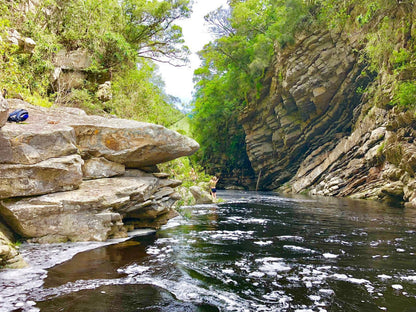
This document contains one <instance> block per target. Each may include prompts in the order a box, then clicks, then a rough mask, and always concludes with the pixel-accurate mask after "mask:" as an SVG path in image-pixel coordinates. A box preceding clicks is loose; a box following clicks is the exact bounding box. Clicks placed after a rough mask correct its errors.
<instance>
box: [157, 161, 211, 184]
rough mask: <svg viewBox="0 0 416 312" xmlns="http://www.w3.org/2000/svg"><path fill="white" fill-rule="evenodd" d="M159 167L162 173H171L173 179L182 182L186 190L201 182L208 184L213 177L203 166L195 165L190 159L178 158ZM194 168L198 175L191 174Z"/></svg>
mask: <svg viewBox="0 0 416 312" xmlns="http://www.w3.org/2000/svg"><path fill="white" fill-rule="evenodd" d="M158 167H159V169H160V170H161V171H162V172H167V173H170V174H171V176H172V178H174V179H177V180H181V181H182V186H183V187H186V188H189V187H190V186H192V185H196V184H198V183H201V182H208V181H209V180H210V178H211V176H209V175H207V174H206V173H205V171H204V170H203V168H202V167H201V166H199V165H197V164H193V162H192V161H191V159H190V158H189V157H181V158H177V159H174V160H171V161H169V162H166V163H163V164H159V165H158ZM192 168H193V169H194V171H195V173H196V174H192V173H191V170H192Z"/></svg>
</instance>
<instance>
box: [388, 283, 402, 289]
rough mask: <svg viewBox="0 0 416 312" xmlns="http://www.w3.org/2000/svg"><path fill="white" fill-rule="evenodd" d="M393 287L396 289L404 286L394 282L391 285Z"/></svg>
mask: <svg viewBox="0 0 416 312" xmlns="http://www.w3.org/2000/svg"><path fill="white" fill-rule="evenodd" d="M391 288H393V289H395V290H402V289H403V286H402V285H400V284H393V285H391Z"/></svg>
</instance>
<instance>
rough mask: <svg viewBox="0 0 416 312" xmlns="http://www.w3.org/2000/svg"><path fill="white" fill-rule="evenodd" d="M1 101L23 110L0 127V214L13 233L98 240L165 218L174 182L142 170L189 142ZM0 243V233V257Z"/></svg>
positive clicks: (184, 151) (144, 128) (156, 130)
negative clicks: (24, 116) (21, 118)
mask: <svg viewBox="0 0 416 312" xmlns="http://www.w3.org/2000/svg"><path fill="white" fill-rule="evenodd" d="M7 102H8V105H10V107H11V109H16V108H25V109H27V110H28V111H29V119H28V120H26V121H25V122H24V123H6V124H5V125H4V126H3V127H2V128H1V129H0V217H1V221H2V222H3V223H5V224H7V227H8V228H10V229H11V231H12V232H13V233H14V234H17V235H18V236H20V237H21V238H23V239H25V240H26V239H27V240H29V241H32V242H41V243H43V242H46V243H50V242H61V241H68V240H70V241H88V240H96V241H104V240H106V239H108V238H111V237H123V236H126V233H127V231H128V230H132V229H134V228H137V227H154V228H158V227H159V226H160V225H161V224H163V223H164V222H166V221H167V219H168V218H169V217H171V216H172V213H173V211H172V209H171V207H172V205H173V204H174V203H175V202H176V201H177V200H178V199H179V197H180V196H179V195H178V194H177V193H176V192H175V187H176V186H178V185H180V184H181V182H180V181H175V180H170V179H168V176H169V175H167V174H163V173H147V172H149V171H150V172H155V168H156V165H157V164H158V163H162V162H165V161H168V160H171V159H175V158H177V157H181V156H185V155H190V154H192V153H194V152H195V151H196V150H197V149H198V148H199V145H198V144H197V143H196V142H195V141H194V140H192V139H190V138H187V137H185V136H182V135H180V134H179V133H177V132H174V131H171V130H168V129H166V128H164V127H162V126H158V125H154V124H148V123H142V122H136V121H132V120H125V119H118V118H103V117H99V116H88V115H86V114H85V113H84V112H83V111H82V110H79V109H69V108H66V109H65V108H60V109H45V108H41V107H35V106H31V105H30V104H28V103H25V102H23V101H20V100H8V101H7ZM3 103H4V102H3ZM156 169H157V168H156ZM0 225H1V224H0ZM0 230H1V229H0ZM9 237H10V235H9ZM3 243H4V244H3ZM6 245H10V244H9V241H7V240H6V238H5V239H3V238H2V237H0V261H2V260H1V259H2V258H3V260H4V257H6V256H4V257H3V252H2V251H3V249H2V248H3V247H4V246H6ZM4 254H5V252H4ZM0 265H1V263H0Z"/></svg>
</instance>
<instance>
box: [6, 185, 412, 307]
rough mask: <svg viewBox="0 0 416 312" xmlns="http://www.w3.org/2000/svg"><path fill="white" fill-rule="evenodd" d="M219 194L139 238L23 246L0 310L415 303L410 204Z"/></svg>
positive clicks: (396, 305) (232, 193) (367, 305)
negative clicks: (19, 267)
mask: <svg viewBox="0 0 416 312" xmlns="http://www.w3.org/2000/svg"><path fill="white" fill-rule="evenodd" d="M219 196H220V197H222V198H224V199H225V202H224V203H220V204H218V205H201V206H194V207H189V208H186V209H185V212H184V215H185V217H178V218H175V219H173V220H171V221H170V222H169V223H168V224H167V225H166V226H165V227H164V228H163V229H162V230H160V231H158V233H157V234H156V235H151V236H147V237H145V238H143V237H142V238H134V239H130V240H127V241H120V242H117V243H114V242H113V243H112V244H106V245H104V244H99V243H96V244H92V243H86V244H80V243H78V244H56V245H46V246H45V245H41V246H39V245H23V246H22V253H23V255H24V256H25V257H27V258H28V259H31V260H30V261H31V267H30V268H28V269H25V270H23V271H17V272H16V271H4V272H1V273H0V311H11V310H19V309H20V311H39V310H40V311H178V312H184V311H299V312H301V311H302V312H307V311H321V312H323V311H414V312H416V256H415V252H416V250H415V249H416V210H411V209H404V208H397V207H396V208H393V207H388V206H386V205H383V204H380V203H375V202H367V201H353V200H340V199H331V198H307V197H296V198H287V197H279V196H277V195H273V194H270V193H263V194H258V193H250V192H219ZM91 248H94V249H91ZM87 249H90V250H87ZM83 250H87V251H83ZM75 253H76V254H75ZM74 254H75V256H73V255H74ZM72 256H73V257H72ZM71 257H72V259H71ZM68 259H69V260H68Z"/></svg>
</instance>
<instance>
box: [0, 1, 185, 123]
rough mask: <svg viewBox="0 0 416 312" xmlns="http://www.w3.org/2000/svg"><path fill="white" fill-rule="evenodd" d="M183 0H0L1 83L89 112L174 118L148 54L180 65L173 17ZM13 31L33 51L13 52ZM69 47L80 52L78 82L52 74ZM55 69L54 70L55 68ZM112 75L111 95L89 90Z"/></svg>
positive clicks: (40, 100) (39, 100)
mask: <svg viewBox="0 0 416 312" xmlns="http://www.w3.org/2000/svg"><path fill="white" fill-rule="evenodd" d="M189 12H190V9H189V1H188V0H168V1H157V0H154V1H145V0H123V1H117V0H104V1H93V0H87V1H84V0H70V1H62V0H44V1H23V0H18V1H6V2H2V4H1V5H0V16H1V18H0V38H1V40H0V52H1V55H2V57H1V59H0V69H1V70H0V81H1V85H2V88H5V89H7V91H8V93H9V95H11V96H13V95H14V94H20V96H23V97H24V98H25V99H28V100H30V101H31V102H32V103H33V104H41V105H44V106H45V105H46V106H48V105H51V104H52V103H55V104H58V105H68V106H76V107H81V108H83V109H85V110H87V112H90V113H100V112H101V113H103V112H107V113H112V114H117V115H118V116H121V117H128V118H134V119H138V120H143V121H149V122H155V123H161V124H163V125H169V124H172V123H174V122H176V121H177V120H178V119H180V118H181V114H180V112H178V111H177V110H176V109H175V108H174V107H173V105H172V104H174V101H175V99H172V98H170V97H169V96H168V95H167V94H165V92H164V90H163V83H162V82H161V79H160V77H159V76H158V74H157V68H156V66H155V63H154V62H153V61H154V60H157V61H160V62H169V63H173V64H175V65H180V64H184V62H186V60H187V55H188V48H187V47H186V46H185V45H184V41H183V38H182V30H181V28H180V27H179V26H177V25H175V23H174V22H175V21H176V20H178V19H180V18H184V17H187V16H188V15H189ZM11 29H14V30H17V31H18V32H19V33H20V34H21V35H22V36H25V37H30V38H32V39H33V40H34V41H35V42H36V47H35V49H34V51H33V53H18V51H16V47H15V46H13V45H12V44H10V43H8V42H7V36H8V32H9V31H10V30H11ZM72 51H86V53H87V55H88V61H87V63H88V64H89V66H88V67H87V68H82V75H83V76H82V79H81V82H80V83H79V85H78V86H76V87H71V86H68V85H66V84H64V83H59V81H54V80H56V79H55V78H56V77H55V78H54V75H56V74H57V70H58V71H59V70H62V71H65V72H68V73H71V72H72V71H73V70H72V68H68V66H66V65H65V66H61V67H59V66H57V64H56V63H57V59H58V58H59V57H60V56H61V55H65V53H66V52H67V53H71V52H72ZM58 73H59V72H58ZM105 81H113V82H114V83H113V84H112V90H111V92H112V98H111V100H109V101H107V102H105V101H101V100H100V99H99V98H98V97H97V95H96V93H97V90H98V86H99V85H100V84H102V83H104V82H105Z"/></svg>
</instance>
